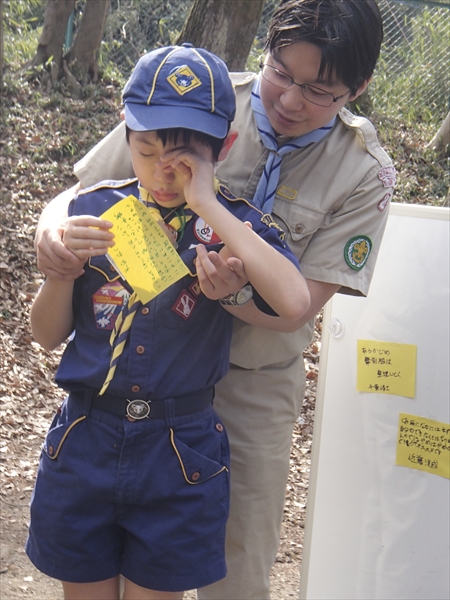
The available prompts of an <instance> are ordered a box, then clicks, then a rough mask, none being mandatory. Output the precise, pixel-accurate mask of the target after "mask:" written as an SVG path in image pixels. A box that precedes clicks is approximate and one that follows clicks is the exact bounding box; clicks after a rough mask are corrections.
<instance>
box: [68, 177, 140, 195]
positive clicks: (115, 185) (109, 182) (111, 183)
mask: <svg viewBox="0 0 450 600" xmlns="http://www.w3.org/2000/svg"><path fill="white" fill-rule="evenodd" d="M137 180H138V179H137V177H133V178H131V179H122V180H120V181H116V180H114V179H105V180H103V181H100V182H99V183H95V184H94V185H91V186H90V187H87V188H83V189H82V190H80V191H79V192H78V196H82V195H83V194H89V193H90V192H95V191H97V190H101V189H114V190H120V189H121V188H123V187H126V186H128V185H133V184H134V183H136V182H137Z"/></svg>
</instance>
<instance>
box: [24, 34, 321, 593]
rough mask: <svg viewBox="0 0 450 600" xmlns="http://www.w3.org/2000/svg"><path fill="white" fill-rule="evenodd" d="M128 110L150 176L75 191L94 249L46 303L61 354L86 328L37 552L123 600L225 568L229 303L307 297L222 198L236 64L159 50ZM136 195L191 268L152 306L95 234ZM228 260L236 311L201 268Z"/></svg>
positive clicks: (39, 484)
mask: <svg viewBox="0 0 450 600" xmlns="http://www.w3.org/2000/svg"><path fill="white" fill-rule="evenodd" d="M123 100H124V105H125V123H126V125H127V138H128V142H129V146H130V153H131V159H132V163H133V169H134V173H135V174H136V179H132V180H126V181H120V182H103V183H102V184H99V185H98V186H95V187H92V188H90V189H88V190H86V191H84V192H82V193H80V194H79V195H78V197H77V198H75V200H74V201H73V202H72V203H71V207H70V211H69V212H70V218H69V219H68V222H67V227H66V229H65V232H64V236H63V242H64V244H65V246H66V247H67V248H68V249H69V250H70V251H72V252H74V253H75V254H77V255H78V256H82V257H86V256H88V255H91V256H90V258H89V260H88V262H87V263H86V264H85V265H84V273H83V275H82V276H80V277H79V278H77V279H76V280H75V281H61V280H58V279H55V278H52V277H48V278H47V279H46V281H45V283H44V284H43V286H42V288H41V289H40V291H39V293H38V295H37V297H36V300H35V302H34V304H33V308H32V313H31V321H32V328H33V334H34V336H35V338H36V340H37V341H38V342H40V343H41V345H43V346H44V347H45V348H46V349H53V348H55V347H56V346H58V345H59V344H60V343H61V342H62V341H64V340H65V339H66V338H67V336H68V335H69V334H70V333H71V332H72V331H73V334H72V335H71V338H70V341H69V344H68V346H67V348H66V351H65V353H64V356H63V358H62V360H61V364H60V366H59V369H58V372H57V376H56V381H57V383H58V384H59V385H60V386H61V387H63V388H64V389H66V390H68V391H69V397H68V399H67V400H66V401H65V403H64V404H63V406H62V408H61V409H60V411H59V412H58V414H57V415H56V417H55V419H54V422H53V423H52V426H51V428H50V431H49V433H48V435H47V438H46V440H45V443H44V449H43V453H42V457H41V462H40V466H39V472H38V477H37V481H36V486H35V490H34V494H33V499H32V504H31V524H30V535H29V539H28V542H27V553H28V555H29V557H30V559H31V560H32V561H33V563H34V564H35V565H36V566H37V568H39V569H41V570H42V571H43V572H44V573H46V574H48V575H49V576H51V577H55V578H58V579H60V580H61V581H62V582H63V588H64V594H65V598H86V599H89V600H95V599H97V598H98V599H100V598H108V599H114V598H117V599H118V598H119V574H122V575H123V576H124V578H125V591H124V594H125V596H124V598H126V599H129V600H131V599H133V600H136V599H140V598H142V599H147V600H150V599H154V598H158V599H160V598H167V599H179V598H181V597H182V592H183V590H186V589H191V588H196V587H201V586H205V585H208V584H210V583H213V582H214V581H217V580H218V579H220V578H223V577H224V576H225V572H226V570H225V561H224V539H225V523H226V519H227V515H228V487H229V481H228V463H229V456H228V449H227V439H226V434H225V431H224V428H223V426H222V424H221V423H220V421H219V419H218V418H217V416H216V415H215V413H214V411H213V409H212V399H213V395H214V391H213V386H214V384H215V383H216V382H217V381H218V380H219V379H220V378H221V377H222V376H223V375H224V374H225V372H226V371H227V369H228V365H229V345H230V338H231V322H232V317H231V315H230V314H229V312H227V311H226V310H224V308H227V309H228V311H233V314H237V315H238V314H239V311H240V308H239V306H238V305H239V304H240V303H244V302H245V303H246V306H247V309H246V310H248V305H249V304H251V307H252V308H251V310H252V311H254V312H255V313H258V312H259V310H258V308H257V306H259V307H261V308H262V309H263V310H264V311H267V312H268V313H269V314H272V315H273V314H278V315H279V316H280V317H281V318H284V319H290V320H295V319H298V318H300V317H301V315H302V314H303V313H304V312H305V311H306V310H307V308H308V305H309V294H308V291H307V287H306V283H305V281H304V279H303V278H302V276H301V275H300V273H299V271H298V261H297V260H296V259H295V257H294V256H293V255H292V254H291V253H290V251H289V249H288V247H287V246H286V245H285V244H284V242H283V241H282V232H281V230H280V229H279V228H278V227H277V226H276V225H275V223H273V221H272V220H271V219H270V217H269V216H268V215H264V214H263V213H262V212H261V211H259V210H258V209H256V208H255V207H254V206H252V205H251V204H249V203H248V202H246V201H244V200H241V199H237V198H235V197H234V196H232V194H231V193H230V192H229V191H228V190H227V189H226V188H224V187H223V186H217V193H216V192H215V189H214V163H215V161H216V160H221V159H223V158H225V156H226V155H227V154H228V152H229V150H230V148H231V146H232V144H233V142H234V140H235V139H236V133H235V132H232V131H229V125H230V123H231V121H232V120H233V118H234V113H235V95H234V91H233V87H232V84H231V80H230V79H229V76H228V72H227V69H226V66H225V64H224V63H223V62H222V61H221V60H220V59H219V58H217V57H215V56H214V55H212V54H210V53H208V52H206V51H204V50H201V49H194V48H192V47H191V46H190V45H188V44H185V45H183V46H181V47H169V48H162V49H159V50H155V51H153V52H150V53H148V54H147V55H145V56H144V57H142V58H141V59H140V61H139V62H138V64H137V66H136V68H135V70H134V72H133V74H132V76H131V78H130V80H129V82H128V83H127V85H126V86H125V89H124V93H123ZM130 194H132V195H135V196H136V197H139V199H140V200H141V201H142V202H143V203H144V204H145V205H146V206H148V207H149V208H150V209H151V210H152V211H153V212H154V211H157V214H158V218H159V219H161V220H162V222H163V227H164V229H165V230H166V231H167V234H168V235H169V236H170V237H171V239H172V240H173V242H174V244H175V246H176V248H177V251H178V253H179V255H180V257H181V258H182V259H183V261H184V262H185V263H186V265H187V266H188V268H189V275H187V276H185V277H183V278H182V279H181V280H180V281H178V282H176V283H175V284H173V285H172V286H170V287H169V288H168V289H167V290H165V291H164V292H162V293H160V294H159V295H158V296H157V297H156V298H155V299H154V300H151V301H150V302H149V303H147V304H146V305H145V306H143V305H142V303H140V302H139V301H137V300H136V298H135V295H134V294H133V290H132V289H130V286H129V285H128V284H127V282H126V281H124V280H123V279H121V277H120V275H119V274H118V273H117V272H116V271H115V270H114V268H113V267H112V266H111V265H110V264H109V262H108V260H107V259H106V257H105V256H93V255H94V254H95V253H94V252H92V251H91V250H90V245H89V244H83V237H82V235H83V233H84V234H86V235H87V236H88V235H89V227H96V226H99V225H102V226H104V223H102V221H101V219H99V218H98V217H99V216H100V215H101V214H102V213H103V212H104V211H105V210H107V209H108V208H110V207H111V206H113V205H114V204H115V203H117V202H118V201H120V200H121V199H122V198H125V197H127V196H129V195H130ZM87 215H92V216H87ZM244 222H248V223H246V224H244ZM249 224H250V227H249V226H248V225H249ZM80 232H81V237H80ZM206 249H208V251H209V253H208V252H207V250H206ZM214 251H220V252H221V253H222V255H223V256H225V259H226V258H227V257H229V256H230V255H231V256H232V257H237V258H238V259H239V261H240V263H236V262H235V263H234V264H237V266H238V267H239V265H242V269H240V271H238V272H239V273H240V277H241V279H242V281H243V282H244V283H246V282H247V280H248V281H249V282H250V284H251V285H249V284H248V285H247V286H246V297H245V298H243V297H242V296H243V294H242V293H241V294H240V295H238V297H236V295H233V297H231V298H230V297H228V298H224V299H223V300H222V304H223V305H224V306H222V305H221V303H219V302H217V301H215V300H210V299H208V298H207V297H206V295H205V294H204V293H203V291H202V289H201V288H200V286H199V285H198V278H197V273H200V272H208V270H210V269H211V266H212V265H213V262H214V260H216V255H215V253H214ZM211 260H212V262H211ZM228 264H233V260H230V261H229V263H228ZM251 295H253V299H250V296H251ZM114 322H115V325H114ZM111 332H113V336H112V340H113V342H114V344H113V349H111V346H110V337H111ZM116 344H117V345H116ZM120 344H122V347H123V349H122V351H121V352H118V348H119V345H120ZM111 355H112V357H113V358H112V359H111Z"/></svg>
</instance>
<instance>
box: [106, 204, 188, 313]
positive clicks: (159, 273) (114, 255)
mask: <svg viewBox="0 0 450 600" xmlns="http://www.w3.org/2000/svg"><path fill="white" fill-rule="evenodd" d="M101 218H102V219H106V220H107V221H111V223H112V224H113V228H112V232H113V233H114V235H115V238H114V241H115V242H116V244H115V246H114V247H113V248H110V249H109V250H108V255H109V257H110V258H111V259H112V262H113V264H114V266H115V267H116V268H117V270H118V271H119V273H120V275H121V276H122V277H123V278H124V279H126V281H128V283H129V284H130V285H131V287H132V288H133V290H134V291H135V292H136V294H137V296H138V298H139V300H140V301H141V302H142V303H143V304H147V302H150V300H152V299H153V298H155V297H156V296H157V295H158V294H159V293H161V292H162V291H164V290H165V289H166V288H168V287H169V286H170V285H172V284H173V283H175V282H176V281H178V280H179V279H181V278H182V277H184V276H185V275H187V274H188V273H189V270H188V268H187V266H186V265H185V264H184V262H183V261H182V260H181V258H180V257H179V255H178V254H177V252H176V250H175V248H174V247H173V245H172V243H171V242H170V240H169V238H168V237H167V236H166V234H165V233H164V232H163V231H162V229H161V227H160V226H159V225H158V223H157V222H156V221H155V219H154V218H153V217H152V216H151V214H150V213H149V211H148V210H147V209H146V208H145V206H144V205H143V204H142V202H139V200H138V199H137V198H135V197H134V196H128V197H127V198H124V199H123V200H121V201H120V202H118V203H117V204H115V205H114V206H113V207H111V208H110V209H108V210H107V211H106V212H104V213H103V214H102V215H101Z"/></svg>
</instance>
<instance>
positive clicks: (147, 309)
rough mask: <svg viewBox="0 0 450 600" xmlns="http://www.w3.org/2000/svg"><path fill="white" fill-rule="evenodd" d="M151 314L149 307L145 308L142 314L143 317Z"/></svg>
mask: <svg viewBox="0 0 450 600" xmlns="http://www.w3.org/2000/svg"><path fill="white" fill-rule="evenodd" d="M149 312H150V309H149V308H148V307H147V306H144V308H143V309H142V310H141V313H142V314H143V315H148V313H149Z"/></svg>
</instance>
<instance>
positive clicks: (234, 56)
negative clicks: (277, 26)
mask: <svg viewBox="0 0 450 600" xmlns="http://www.w3.org/2000/svg"><path fill="white" fill-rule="evenodd" d="M263 5H264V0H232V1H230V0H194V3H193V5H192V8H191V12H190V13H189V16H188V18H187V19H186V22H185V24H184V26H183V29H182V31H181V33H180V36H179V38H178V40H177V44H181V43H182V42H190V43H191V44H193V45H194V46H195V47H199V48H206V50H209V51H210V52H213V53H214V54H217V55H218V56H220V58H222V59H223V60H224V61H225V62H226V63H227V66H228V69H229V70H230V71H242V70H244V68H245V63H246V60H247V57H248V54H249V52H250V49H251V47H252V43H253V40H254V39H255V35H256V32H257V30H258V25H259V21H260V19H261V14H262V9H263Z"/></svg>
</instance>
